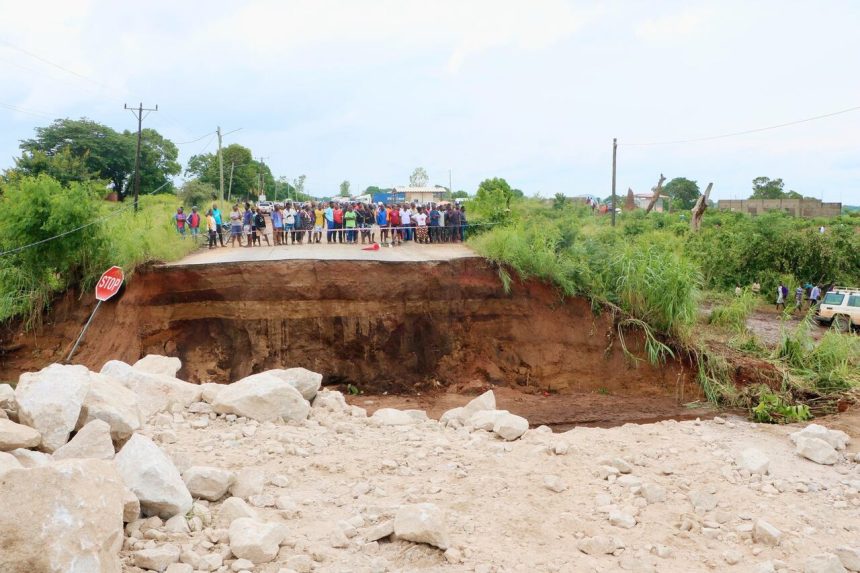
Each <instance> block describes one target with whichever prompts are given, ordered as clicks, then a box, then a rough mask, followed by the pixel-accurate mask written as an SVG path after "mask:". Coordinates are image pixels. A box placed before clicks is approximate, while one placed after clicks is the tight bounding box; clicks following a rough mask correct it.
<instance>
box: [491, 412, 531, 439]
mask: <svg viewBox="0 0 860 573" xmlns="http://www.w3.org/2000/svg"><path fill="white" fill-rule="evenodd" d="M528 429H529V421H528V420H526V419H525V418H523V417H522V416H517V415H516V414H504V415H502V416H500V417H499V418H497V419H496V425H495V426H493V432H494V433H495V434H496V435H498V436H499V437H501V438H503V439H505V440H508V441H511V440H516V439H517V438H519V437H520V436H522V435H523V434H525V433H526V430H528Z"/></svg>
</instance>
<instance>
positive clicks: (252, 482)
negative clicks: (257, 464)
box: [230, 468, 266, 499]
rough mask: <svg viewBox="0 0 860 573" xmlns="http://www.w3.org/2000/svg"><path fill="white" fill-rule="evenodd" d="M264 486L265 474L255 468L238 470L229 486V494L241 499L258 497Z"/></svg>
mask: <svg viewBox="0 0 860 573" xmlns="http://www.w3.org/2000/svg"><path fill="white" fill-rule="evenodd" d="M265 486H266V473H265V472H264V471H263V470H260V469H257V468H245V469H243V470H239V473H237V474H236V477H235V479H234V480H233V483H232V485H231V486H230V494H231V495H233V496H235V497H241V498H242V499H248V498H249V497H251V496H252V495H260V494H261V493H263V488H264V487H265Z"/></svg>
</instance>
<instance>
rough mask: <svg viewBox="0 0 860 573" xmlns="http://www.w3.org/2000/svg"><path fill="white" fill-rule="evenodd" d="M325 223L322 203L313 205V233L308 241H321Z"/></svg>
mask: <svg viewBox="0 0 860 573" xmlns="http://www.w3.org/2000/svg"><path fill="white" fill-rule="evenodd" d="M324 225H325V211H323V208H322V204H319V203H318V204H316V205H315V206H314V233H313V236H312V237H311V240H310V241H309V242H310V243H319V242H320V241H322V234H323V226H324Z"/></svg>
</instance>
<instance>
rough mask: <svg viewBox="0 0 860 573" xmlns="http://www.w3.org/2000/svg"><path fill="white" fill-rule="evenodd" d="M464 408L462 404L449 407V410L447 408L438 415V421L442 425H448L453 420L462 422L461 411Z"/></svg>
mask: <svg viewBox="0 0 860 573" xmlns="http://www.w3.org/2000/svg"><path fill="white" fill-rule="evenodd" d="M464 410H465V408H463V407H462V406H458V407H457V408H451V409H450V410H447V411H446V412H445V413H443V414H442V415H441V416H440V417H439V423H440V424H442V425H443V426H448V425H450V424H451V423H454V422H456V423H459V424H462V423H463V411H464ZM491 429H492V428H491Z"/></svg>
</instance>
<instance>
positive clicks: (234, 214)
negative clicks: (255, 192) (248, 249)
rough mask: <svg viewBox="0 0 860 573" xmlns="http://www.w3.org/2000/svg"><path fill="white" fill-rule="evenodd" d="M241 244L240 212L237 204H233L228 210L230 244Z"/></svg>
mask: <svg viewBox="0 0 860 573" xmlns="http://www.w3.org/2000/svg"><path fill="white" fill-rule="evenodd" d="M237 242H238V243H239V246H240V247H241V246H242V213H240V212H239V204H238V203H237V204H236V205H233V210H232V211H230V245H231V246H233V247H235V246H236V243H237Z"/></svg>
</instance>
